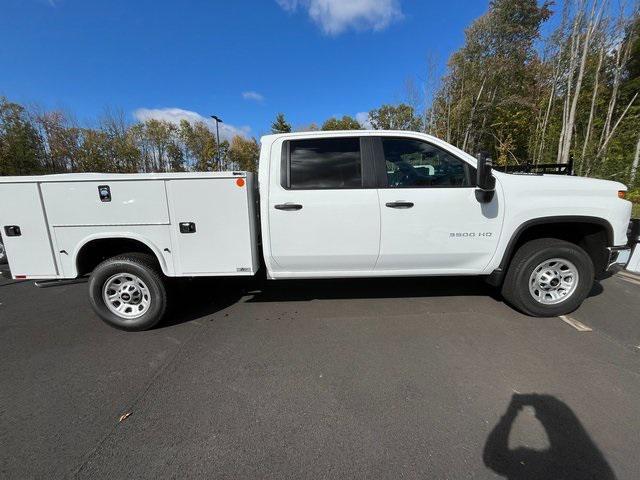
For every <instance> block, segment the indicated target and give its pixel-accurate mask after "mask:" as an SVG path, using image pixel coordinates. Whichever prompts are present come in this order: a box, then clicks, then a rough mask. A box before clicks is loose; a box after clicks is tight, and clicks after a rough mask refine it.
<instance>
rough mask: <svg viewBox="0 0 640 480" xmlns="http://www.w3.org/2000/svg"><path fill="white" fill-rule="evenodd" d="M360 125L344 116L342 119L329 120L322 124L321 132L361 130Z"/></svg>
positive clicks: (353, 119)
mask: <svg viewBox="0 0 640 480" xmlns="http://www.w3.org/2000/svg"><path fill="white" fill-rule="evenodd" d="M361 129H362V125H360V123H358V121H357V120H356V119H355V118H353V117H350V116H349V115H344V116H343V117H342V118H330V119H328V120H327V121H326V122H324V123H323V124H322V130H361Z"/></svg>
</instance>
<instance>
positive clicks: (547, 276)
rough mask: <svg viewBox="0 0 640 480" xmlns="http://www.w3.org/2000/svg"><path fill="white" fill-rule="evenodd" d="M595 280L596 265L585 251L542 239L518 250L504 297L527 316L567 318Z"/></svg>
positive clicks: (562, 241)
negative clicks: (558, 316)
mask: <svg viewBox="0 0 640 480" xmlns="http://www.w3.org/2000/svg"><path fill="white" fill-rule="evenodd" d="M593 278H594V267H593V262H592V261H591V258H590V257H589V255H587V253H586V252H585V251H584V250H583V249H582V248H580V247H579V246H577V245H575V244H573V243H569V242H565V241H564V240H558V239H555V238H540V239H537V240H532V241H530V242H527V243H525V244H524V245H522V247H520V248H519V249H518V251H517V252H516V254H515V255H514V257H513V260H512V261H511V264H510V265H509V269H508V271H507V276H506V278H505V281H504V285H503V286H502V295H503V297H504V298H505V300H507V302H509V303H510V304H511V305H512V306H514V307H515V308H517V309H518V310H520V311H521V312H523V313H526V314H527V315H531V316H534V317H554V316H557V315H565V314H567V313H571V312H572V311H574V310H575V309H576V308H578V307H579V306H580V304H581V303H582V302H583V301H584V299H585V298H586V297H587V295H588V294H589V291H590V290H591V287H592V286H593Z"/></svg>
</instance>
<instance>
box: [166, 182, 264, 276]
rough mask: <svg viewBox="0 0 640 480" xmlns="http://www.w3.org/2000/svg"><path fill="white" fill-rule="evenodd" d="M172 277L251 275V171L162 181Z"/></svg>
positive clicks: (254, 261) (254, 265)
mask: <svg viewBox="0 0 640 480" xmlns="http://www.w3.org/2000/svg"><path fill="white" fill-rule="evenodd" d="M167 194H168V200H169V211H170V215H171V237H172V244H173V250H174V251H173V259H174V268H175V270H176V274H177V275H182V276H206V275H252V274H254V273H255V272H256V271H257V269H258V261H257V253H256V251H257V247H256V243H257V240H256V232H255V212H254V205H253V202H254V195H253V175H250V174H249V175H247V176H246V178H245V177H237V178H236V177H226V178H206V179H186V180H169V181H167Z"/></svg>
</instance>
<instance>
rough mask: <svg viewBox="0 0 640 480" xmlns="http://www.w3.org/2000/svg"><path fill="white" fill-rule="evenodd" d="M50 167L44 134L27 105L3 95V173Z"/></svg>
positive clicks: (0, 168) (0, 143)
mask: <svg viewBox="0 0 640 480" xmlns="http://www.w3.org/2000/svg"><path fill="white" fill-rule="evenodd" d="M46 167H47V166H46V157H45V150H44V144H43V142H42V138H41V137H40V135H39V134H38V131H37V129H36V127H35V126H34V124H33V122H32V121H31V119H30V118H29V116H28V115H27V112H26V111H25V109H24V107H22V106H21V105H18V104H17V103H12V102H9V101H8V100H7V99H6V98H4V97H0V175H32V174H39V173H46V172H47V168H46ZM50 173H53V172H52V171H50Z"/></svg>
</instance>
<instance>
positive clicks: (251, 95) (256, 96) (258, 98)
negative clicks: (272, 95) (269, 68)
mask: <svg viewBox="0 0 640 480" xmlns="http://www.w3.org/2000/svg"><path fill="white" fill-rule="evenodd" d="M242 98H244V99H245V100H252V101H254V102H258V103H262V102H264V95H262V94H260V93H258V92H254V91H253V90H249V91H248V92H242Z"/></svg>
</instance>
